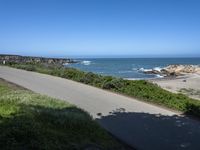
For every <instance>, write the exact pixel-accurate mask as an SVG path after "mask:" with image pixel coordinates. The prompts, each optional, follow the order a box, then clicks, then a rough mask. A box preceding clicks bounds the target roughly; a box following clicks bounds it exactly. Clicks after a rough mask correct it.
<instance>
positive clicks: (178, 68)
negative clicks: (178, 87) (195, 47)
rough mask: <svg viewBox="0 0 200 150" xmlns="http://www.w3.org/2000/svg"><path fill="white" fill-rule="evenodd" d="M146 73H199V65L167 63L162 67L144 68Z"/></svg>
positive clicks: (174, 74) (173, 74)
mask: <svg viewBox="0 0 200 150" xmlns="http://www.w3.org/2000/svg"><path fill="white" fill-rule="evenodd" d="M143 72H144V73H146V74H159V75H164V76H179V75H184V74H188V73H199V74H200V66H198V65H169V66H167V67H165V68H163V69H160V70H157V69H151V70H144V71H143Z"/></svg>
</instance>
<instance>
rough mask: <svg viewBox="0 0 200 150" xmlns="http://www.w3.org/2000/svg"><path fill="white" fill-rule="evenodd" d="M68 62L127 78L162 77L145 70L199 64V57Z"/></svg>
mask: <svg viewBox="0 0 200 150" xmlns="http://www.w3.org/2000/svg"><path fill="white" fill-rule="evenodd" d="M77 60H78V61H79V62H78V63H76V64H69V65H67V67H73V68H77V69H80V70H82V71H86V72H94V73H97V74H101V75H111V76H115V77H121V78H127V79H149V78H162V76H160V75H153V74H145V73H144V71H145V70H151V69H157V70H160V69H162V68H164V67H166V66H168V65H171V64H191V65H200V58H88V59H87V58H85V59H83V58H82V59H77Z"/></svg>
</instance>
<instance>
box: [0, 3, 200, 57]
mask: <svg viewBox="0 0 200 150" xmlns="http://www.w3.org/2000/svg"><path fill="white" fill-rule="evenodd" d="M0 53H9V54H21V55H43V56H72V55H79V56H80V55H126V56H199V57H200V1H199V0H32V1H31V0H0Z"/></svg>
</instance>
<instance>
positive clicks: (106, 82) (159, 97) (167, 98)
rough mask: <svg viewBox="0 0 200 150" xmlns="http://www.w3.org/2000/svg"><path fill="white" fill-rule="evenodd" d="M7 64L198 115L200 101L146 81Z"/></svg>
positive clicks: (40, 66)
mask: <svg viewBox="0 0 200 150" xmlns="http://www.w3.org/2000/svg"><path fill="white" fill-rule="evenodd" d="M9 66H11V67H15V68H19V69H24V70H29V71H36V72H40V73H45V74H50V75H54V76H59V77H62V78H66V79H70V80H74V81H78V82H82V83H85V84H89V85H92V86H95V87H99V88H103V89H107V90H110V91H114V92H118V93H121V94H124V95H128V96H131V97H134V98H138V99H140V100H143V101H146V102H150V103H154V104H158V105H161V106H164V107H168V108H171V109H174V110H178V111H182V112H184V113H187V114H191V115H194V116H197V117H200V101H197V100H195V99H192V98H189V97H187V96H185V95H183V94H174V93H171V92H169V91H166V90H164V89H162V88H160V87H159V86H157V85H155V84H153V83H150V82H148V81H144V80H140V81H129V80H123V79H121V78H115V77H112V76H101V75H97V74H94V73H91V72H88V73H87V72H83V71H80V70H77V69H74V68H64V67H57V66H46V65H43V64H31V63H28V64H9Z"/></svg>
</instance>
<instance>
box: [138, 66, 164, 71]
mask: <svg viewBox="0 0 200 150" xmlns="http://www.w3.org/2000/svg"><path fill="white" fill-rule="evenodd" d="M162 69H163V68H161V67H154V68H152V69H144V68H140V69H138V70H139V71H140V72H151V71H158V72H160V71H161V70H162Z"/></svg>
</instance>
